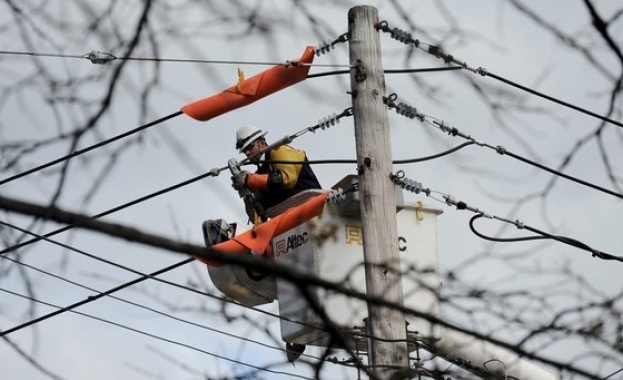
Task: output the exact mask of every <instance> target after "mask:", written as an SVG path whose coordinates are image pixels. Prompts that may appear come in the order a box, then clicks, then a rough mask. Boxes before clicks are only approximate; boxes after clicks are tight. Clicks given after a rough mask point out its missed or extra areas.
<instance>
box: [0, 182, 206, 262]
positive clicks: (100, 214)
mask: <svg viewBox="0 0 623 380" xmlns="http://www.w3.org/2000/svg"><path fill="white" fill-rule="evenodd" d="M214 175H215V174H214V172H213V170H212V171H209V172H207V173H205V174H201V175H199V176H197V177H194V178H191V179H189V180H186V181H184V182H180V183H178V184H177V185H173V186H169V187H167V188H164V189H162V190H159V191H156V192H154V193H151V194H148V195H145V196H143V197H140V198H138V199H135V200H133V201H130V202H128V203H125V204H122V205H120V206H117V207H113V208H111V209H109V210H107V211H104V212H101V213H99V214H97V215H94V216H92V217H91V218H92V219H97V218H101V217H103V216H106V215H110V214H112V213H115V212H117V211H120V210H123V209H125V208H128V207H130V206H134V205H135V204H138V203H141V202H145V201H147V200H149V199H151V198H155V197H157V196H159V195H162V194H165V193H168V192H170V191H173V190H177V189H179V188H181V187H184V186H186V185H189V184H191V183H193V182H197V181H199V180H201V179H204V178H206V177H210V176H214ZM73 227H74V226H72V225H68V226H65V227H61V228H59V229H57V230H54V231H51V232H48V233H46V234H44V235H42V238H43V237H50V236H54V235H57V234H59V233H61V232H65V231H68V230H70V229H72V228H73ZM42 238H38V237H36V238H33V239H30V240H27V241H24V242H22V243H19V244H15V245H13V246H11V247H8V248H5V249H3V250H1V251H0V255H4V254H5V253H8V252H12V251H15V250H16V249H19V248H23V247H25V246H27V245H30V244H32V243H36V242H38V241H40V240H41V239H42Z"/></svg>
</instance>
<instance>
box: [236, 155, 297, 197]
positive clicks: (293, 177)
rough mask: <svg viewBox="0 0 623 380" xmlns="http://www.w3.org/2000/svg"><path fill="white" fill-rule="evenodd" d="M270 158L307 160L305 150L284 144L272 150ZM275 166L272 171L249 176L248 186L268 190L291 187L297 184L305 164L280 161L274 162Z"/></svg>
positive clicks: (256, 189) (253, 188)
mask: <svg viewBox="0 0 623 380" xmlns="http://www.w3.org/2000/svg"><path fill="white" fill-rule="evenodd" d="M269 160H271V161H292V162H303V161H304V160H305V152H304V151H302V150H298V149H294V148H292V147H290V146H287V145H282V146H280V147H278V148H275V149H273V150H272V151H271V153H270V157H269ZM273 167H274V168H275V170H274V171H272V172H271V173H268V174H251V175H249V176H248V178H247V187H248V188H249V189H250V190H252V191H258V190H262V191H266V190H269V189H271V188H275V189H282V188H283V189H291V188H293V187H294V185H296V181H297V180H298V178H299V173H300V172H301V168H302V167H303V165H301V164H288V163H278V164H274V165H273Z"/></svg>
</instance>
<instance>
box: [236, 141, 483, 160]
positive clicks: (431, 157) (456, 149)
mask: <svg viewBox="0 0 623 380" xmlns="http://www.w3.org/2000/svg"><path fill="white" fill-rule="evenodd" d="M473 144H474V143H473V142H471V141H470V142H465V143H463V144H461V145H458V146H455V147H453V148H450V149H448V150H446V151H443V152H440V153H436V154H433V155H430V156H423V157H415V158H406V159H401V160H393V161H392V164H395V165H404V164H413V163H417V162H423V161H429V160H434V159H436V158H439V157H443V156H447V155H449V154H452V153H454V152H456V151H458V150H460V149H463V148H465V147H467V146H470V145H473ZM256 164H259V165H261V164H292V165H305V164H309V165H326V164H331V165H342V164H349V165H350V164H357V160H356V159H328V160H308V161H284V160H260V161H258V162H257V163H251V162H249V163H244V165H256Z"/></svg>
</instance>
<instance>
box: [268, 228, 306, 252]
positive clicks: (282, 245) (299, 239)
mask: <svg viewBox="0 0 623 380" xmlns="http://www.w3.org/2000/svg"><path fill="white" fill-rule="evenodd" d="M308 240H309V239H308V237H307V232H303V233H302V234H294V235H290V236H288V237H287V238H285V239H282V240H279V241H278V242H277V243H275V251H276V254H277V256H279V255H283V254H286V253H288V252H290V251H291V250H293V249H296V248H299V247H300V246H302V245H304V244H305V243H307V241H308Z"/></svg>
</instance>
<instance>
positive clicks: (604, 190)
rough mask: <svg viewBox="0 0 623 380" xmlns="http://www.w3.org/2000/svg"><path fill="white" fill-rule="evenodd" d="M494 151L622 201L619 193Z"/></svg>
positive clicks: (503, 152)
mask: <svg viewBox="0 0 623 380" xmlns="http://www.w3.org/2000/svg"><path fill="white" fill-rule="evenodd" d="M495 149H496V151H497V152H498V153H499V154H501V155H507V156H510V157H513V158H514V159H517V160H519V161H522V162H525V163H527V164H530V165H532V166H535V167H537V168H539V169H542V170H545V171H547V172H550V173H552V174H555V175H557V176H559V177H562V178H565V179H568V180H570V181H573V182H575V183H579V184H581V185H584V186H587V187H590V188H592V189H595V190H598V191H601V192H603V193H606V194H610V195H612V196H615V197H617V198H619V199H623V194H619V193H617V192H615V191H612V190H608V189H606V188H604V187H601V186H598V185H595V184H593V183H590V182H586V181H584V180H581V179H579V178H577V177H573V176H570V175H568V174H565V173H562V172H559V171H557V170H555V169H551V168H549V167H547V166H545V165H542V164H539V163H538V162H534V161H531V160H529V159H527V158H525V157H522V156H519V155H517V154H514V153H512V152H509V151H507V150H506V149H504V148H502V147H497V148H495Z"/></svg>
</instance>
